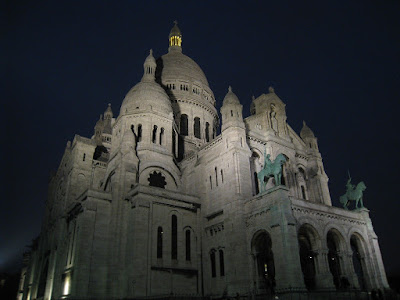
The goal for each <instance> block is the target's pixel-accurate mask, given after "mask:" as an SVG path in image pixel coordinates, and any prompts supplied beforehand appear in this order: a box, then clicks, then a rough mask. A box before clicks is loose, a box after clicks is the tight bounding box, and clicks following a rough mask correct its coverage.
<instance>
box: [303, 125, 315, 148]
mask: <svg viewBox="0 0 400 300" xmlns="http://www.w3.org/2000/svg"><path fill="white" fill-rule="evenodd" d="M300 137H301V138H302V140H303V141H304V143H306V145H307V147H308V148H309V149H313V150H315V151H318V143H317V138H316V137H315V135H314V132H312V130H311V129H310V127H308V126H307V124H306V122H305V121H303V128H302V129H301V131H300Z"/></svg>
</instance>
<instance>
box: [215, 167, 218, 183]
mask: <svg viewBox="0 0 400 300" xmlns="http://www.w3.org/2000/svg"><path fill="white" fill-rule="evenodd" d="M215 186H218V171H217V167H215Z"/></svg>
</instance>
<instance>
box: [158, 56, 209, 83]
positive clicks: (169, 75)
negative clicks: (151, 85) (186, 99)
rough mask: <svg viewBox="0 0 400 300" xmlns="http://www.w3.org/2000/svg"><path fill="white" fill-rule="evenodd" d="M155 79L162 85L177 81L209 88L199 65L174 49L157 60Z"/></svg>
mask: <svg viewBox="0 0 400 300" xmlns="http://www.w3.org/2000/svg"><path fill="white" fill-rule="evenodd" d="M156 79H157V81H158V82H162V83H163V84H165V82H166V81H168V80H179V81H187V82H193V83H196V82H199V83H201V84H202V85H204V86H207V87H209V86H208V81H207V78H206V76H205V75H204V72H203V70H202V69H201V68H200V67H199V65H198V64H196V63H195V62H194V60H193V59H191V58H190V57H188V56H186V55H185V54H183V53H182V52H180V51H177V50H175V49H174V50H171V51H170V52H169V53H167V54H165V55H163V56H161V57H160V58H158V59H157V71H156Z"/></svg>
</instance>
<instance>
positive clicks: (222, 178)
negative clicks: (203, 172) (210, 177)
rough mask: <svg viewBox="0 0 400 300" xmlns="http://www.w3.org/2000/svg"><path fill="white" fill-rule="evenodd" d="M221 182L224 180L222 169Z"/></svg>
mask: <svg viewBox="0 0 400 300" xmlns="http://www.w3.org/2000/svg"><path fill="white" fill-rule="evenodd" d="M221 182H224V171H222V170H221Z"/></svg>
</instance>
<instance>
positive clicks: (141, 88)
mask: <svg viewBox="0 0 400 300" xmlns="http://www.w3.org/2000/svg"><path fill="white" fill-rule="evenodd" d="M143 67H144V74H143V77H142V80H141V81H140V82H139V83H138V84H136V85H135V86H134V87H133V88H131V90H130V91H129V92H128V94H126V96H125V99H124V101H123V102H122V105H121V110H120V115H126V114H132V113H135V112H136V111H137V110H138V109H140V110H143V109H151V110H154V111H158V112H161V113H164V114H170V113H172V106H171V101H170V99H169V97H168V95H167V93H166V92H165V90H164V89H163V88H162V87H161V86H160V85H159V84H158V83H156V82H155V77H154V75H155V68H156V62H155V59H154V57H153V52H152V50H150V54H149V56H148V57H147V58H146V60H145V62H144V64H143Z"/></svg>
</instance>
